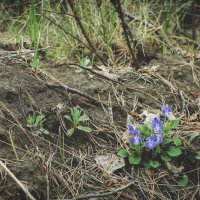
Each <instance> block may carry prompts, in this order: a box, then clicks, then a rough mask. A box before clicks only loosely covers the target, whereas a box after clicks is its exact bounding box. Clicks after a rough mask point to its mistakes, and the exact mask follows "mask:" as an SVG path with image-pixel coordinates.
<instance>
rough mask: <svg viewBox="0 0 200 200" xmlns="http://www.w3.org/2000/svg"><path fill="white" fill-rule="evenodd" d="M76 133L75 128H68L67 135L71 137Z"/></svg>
mask: <svg viewBox="0 0 200 200" xmlns="http://www.w3.org/2000/svg"><path fill="white" fill-rule="evenodd" d="M73 133H74V128H70V129H69V130H67V136H68V137H71V136H72V135H73Z"/></svg>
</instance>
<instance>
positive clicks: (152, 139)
mask: <svg viewBox="0 0 200 200" xmlns="http://www.w3.org/2000/svg"><path fill="white" fill-rule="evenodd" d="M156 145H157V143H156V136H155V134H154V135H151V136H149V137H147V138H146V143H145V146H146V147H147V148H149V149H154V148H155V147H156Z"/></svg>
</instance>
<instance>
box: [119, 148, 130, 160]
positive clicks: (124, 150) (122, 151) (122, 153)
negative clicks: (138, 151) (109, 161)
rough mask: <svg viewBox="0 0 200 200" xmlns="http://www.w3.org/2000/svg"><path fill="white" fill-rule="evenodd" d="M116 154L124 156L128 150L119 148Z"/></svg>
mask: <svg viewBox="0 0 200 200" xmlns="http://www.w3.org/2000/svg"><path fill="white" fill-rule="evenodd" d="M117 155H118V156H120V157H122V158H125V157H127V156H128V152H127V151H126V149H120V150H119V151H118V153H117Z"/></svg>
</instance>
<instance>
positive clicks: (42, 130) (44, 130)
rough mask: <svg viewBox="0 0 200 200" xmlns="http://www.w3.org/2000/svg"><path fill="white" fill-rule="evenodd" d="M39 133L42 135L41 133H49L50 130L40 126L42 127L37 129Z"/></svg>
mask: <svg viewBox="0 0 200 200" xmlns="http://www.w3.org/2000/svg"><path fill="white" fill-rule="evenodd" d="M37 134H38V135H40V134H44V135H49V131H47V130H46V129H44V128H40V129H39V130H38V131H37Z"/></svg>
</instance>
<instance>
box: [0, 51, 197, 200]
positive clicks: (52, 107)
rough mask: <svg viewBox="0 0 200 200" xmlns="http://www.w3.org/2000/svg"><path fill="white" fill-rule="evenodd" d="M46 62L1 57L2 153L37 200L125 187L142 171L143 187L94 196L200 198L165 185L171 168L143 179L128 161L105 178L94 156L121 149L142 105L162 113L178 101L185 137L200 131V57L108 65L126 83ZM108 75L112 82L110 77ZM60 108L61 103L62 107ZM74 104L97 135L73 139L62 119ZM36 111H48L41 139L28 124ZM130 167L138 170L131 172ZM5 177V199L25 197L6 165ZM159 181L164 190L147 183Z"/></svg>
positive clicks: (0, 187) (0, 190)
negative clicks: (35, 65)
mask: <svg viewBox="0 0 200 200" xmlns="http://www.w3.org/2000/svg"><path fill="white" fill-rule="evenodd" d="M43 66H44V67H43V68H42V69H41V71H38V72H34V71H33V70H31V69H30V68H29V65H28V64H27V63H26V62H24V61H22V60H21V59H20V58H19V57H16V58H12V59H11V58H6V57H5V58H3V59H1V62H0V158H1V160H2V161H3V162H4V163H6V166H7V167H8V168H9V169H10V171H11V172H12V173H13V174H14V175H15V176H16V177H17V178H18V180H20V181H21V182H23V183H24V184H25V185H26V186H27V187H28V188H29V191H30V192H31V193H32V195H34V196H35V198H36V199H38V200H39V199H41V200H42V199H48V198H50V199H63V198H65V199H66V198H70V197H73V196H78V195H81V194H87V193H94V192H101V191H111V190H113V189H114V188H117V187H119V184H120V183H121V185H122V186H123V185H125V184H126V183H123V182H120V180H119V179H118V178H116V176H117V177H122V178H124V177H127V178H131V177H132V176H136V175H137V177H135V179H134V180H136V182H137V181H138V183H139V182H140V184H141V185H139V184H136V185H135V186H132V187H130V188H132V189H130V188H129V189H127V190H125V191H123V192H119V193H117V194H113V195H111V196H110V197H105V198H100V197H99V198H93V200H94V199H170V197H169V196H170V195H171V198H172V199H178V195H179V198H180V199H189V198H190V197H191V195H192V194H191V191H193V195H194V197H193V199H198V198H200V196H199V193H198V192H197V193H196V194H194V191H196V189H195V190H194V189H190V188H189V186H188V188H187V187H186V188H185V191H184V192H183V191H182V190H180V188H173V186H170V185H168V186H166V187H164V186H162V184H163V185H164V184H166V183H167V182H168V181H169V180H172V179H173V174H171V172H169V171H168V170H167V168H166V167H165V166H162V169H160V170H158V171H157V172H156V171H155V172H154V171H151V173H150V174H149V173H147V174H146V175H145V176H144V174H142V172H141V171H140V170H141V169H135V170H134V169H133V168H131V166H129V165H127V167H125V168H124V169H121V170H118V171H117V172H116V173H115V174H113V175H107V174H106V173H105V172H104V171H103V170H102V169H101V168H100V167H99V166H97V165H96V163H95V160H94V156H95V155H96V154H102V153H105V152H106V153H116V152H117V151H118V149H119V148H120V144H121V143H120V138H121V137H122V133H123V132H124V131H125V130H126V124H127V118H128V115H129V116H131V117H132V119H131V120H134V121H138V122H139V121H141V120H142V119H141V118H140V117H139V114H140V113H142V111H143V110H148V111H151V112H157V111H158V110H159V109H160V106H161V105H163V104H168V105H170V106H172V108H173V111H174V113H175V115H176V116H177V117H180V118H181V119H182V124H181V126H180V128H178V130H177V132H178V133H179V134H181V131H182V132H183V133H186V132H187V131H188V132H187V133H188V134H190V133H191V132H192V131H200V119H199V113H200V87H199V86H200V65H199V62H198V60H196V61H195V62H194V63H193V62H192V61H191V60H190V59H189V58H188V60H187V59H186V58H183V57H181V56H179V57H177V56H172V55H171V56H167V57H163V56H161V55H157V58H156V59H155V60H151V61H150V63H149V65H148V66H143V67H141V69H140V70H139V71H137V72H136V71H135V70H134V69H133V68H125V67H119V68H117V69H116V68H110V74H111V75H113V74H114V75H117V78H118V81H119V82H120V83H121V84H119V83H115V82H113V81H109V80H106V79H105V78H103V77H102V76H99V75H97V74H93V73H92V72H89V71H85V70H82V71H81V72H77V69H79V68H78V67H70V66H69V65H67V64H66V63H53V62H52V61H48V60H45V61H43ZM93 70H94V71H96V72H97V73H99V74H102V73H103V72H102V71H100V70H95V67H94V69H93ZM110 78H111V79H113V77H112V76H110ZM48 83H54V84H62V85H65V86H68V87H70V88H74V89H76V90H79V91H81V92H83V93H85V94H87V95H89V96H91V97H93V98H95V99H96V102H92V101H91V100H89V99H87V98H85V97H83V96H81V95H79V94H75V93H73V91H71V92H69V91H66V90H64V89H63V88H59V87H50V85H49V84H48ZM59 105H62V108H61V109H59ZM73 106H78V107H80V108H82V109H83V110H84V112H85V113H86V114H87V115H89V116H90V119H91V121H90V123H89V124H88V125H89V126H90V127H91V128H92V129H93V132H92V133H90V134H83V133H82V132H80V133H76V134H75V135H74V136H73V137H71V138H68V137H67V136H66V135H65V133H64V132H65V131H66V130H65V128H66V127H65V124H66V121H65V119H64V117H63V116H64V115H65V114H66V113H69V109H70V108H72V107H73ZM108 107H112V110H113V123H111V122H110V120H111V119H110V118H109V117H108V116H109V114H108ZM33 112H36V113H42V114H44V115H45V117H46V121H45V123H44V126H43V127H44V128H45V129H47V130H48V131H49V133H50V134H49V135H44V136H43V135H39V136H38V135H37V134H36V133H35V131H34V130H31V129H28V128H27V126H26V124H27V117H28V115H29V114H32V113H33ZM186 119H187V120H186ZM189 132H190V133H189ZM63 137H64V138H63ZM63 145H64V149H62V147H63ZM193 145H197V144H193ZM191 149H192V147H191ZM191 154H192V150H191V151H190V150H188V151H187V149H186V154H185V155H186V156H190V155H191ZM188 160H190V159H189V158H188ZM182 165H184V168H185V171H184V173H185V172H188V171H192V170H194V169H196V168H197V162H194V163H193V166H191V165H190V164H189V163H188V162H187V159H185V160H184V159H182V160H181V161H180V162H179V164H178V167H180V166H182ZM131 169H132V170H134V172H132V174H131ZM188 173H189V172H188ZM133 174H135V175H133ZM196 174H197V173H196V171H194V172H191V173H189V175H190V177H191V182H190V186H193V183H195V182H197V181H198V179H199V177H196ZM0 176H1V178H0V199H4V200H6V199H12V200H15V199H16V200H17V199H18V200H23V199H27V197H26V196H25V195H24V193H23V192H22V191H21V189H20V188H19V187H18V186H17V185H16V183H15V182H14V181H13V180H12V179H11V178H10V177H9V176H8V175H7V174H5V173H4V172H3V171H2V170H1V174H0ZM162 177H164V178H163V179H162ZM156 178H157V179H156ZM155 179H156V180H157V183H160V185H161V186H160V187H159V186H155V188H154V189H153V185H148V184H145V182H144V180H146V181H147V182H148V181H153V180H155ZM163 180H166V181H163ZM174 185H175V183H174ZM141 187H143V188H144V189H143V190H142V189H141ZM150 190H155V193H154V194H153V193H149V191H150ZM174 190H175V191H176V192H174ZM158 191H162V192H160V193H159V192H158ZM161 194H162V195H163V196H162V195H161ZM117 195H118V197H117ZM188 195H190V197H189V196H188ZM183 197H184V198H183ZM91 199H92V198H91Z"/></svg>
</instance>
